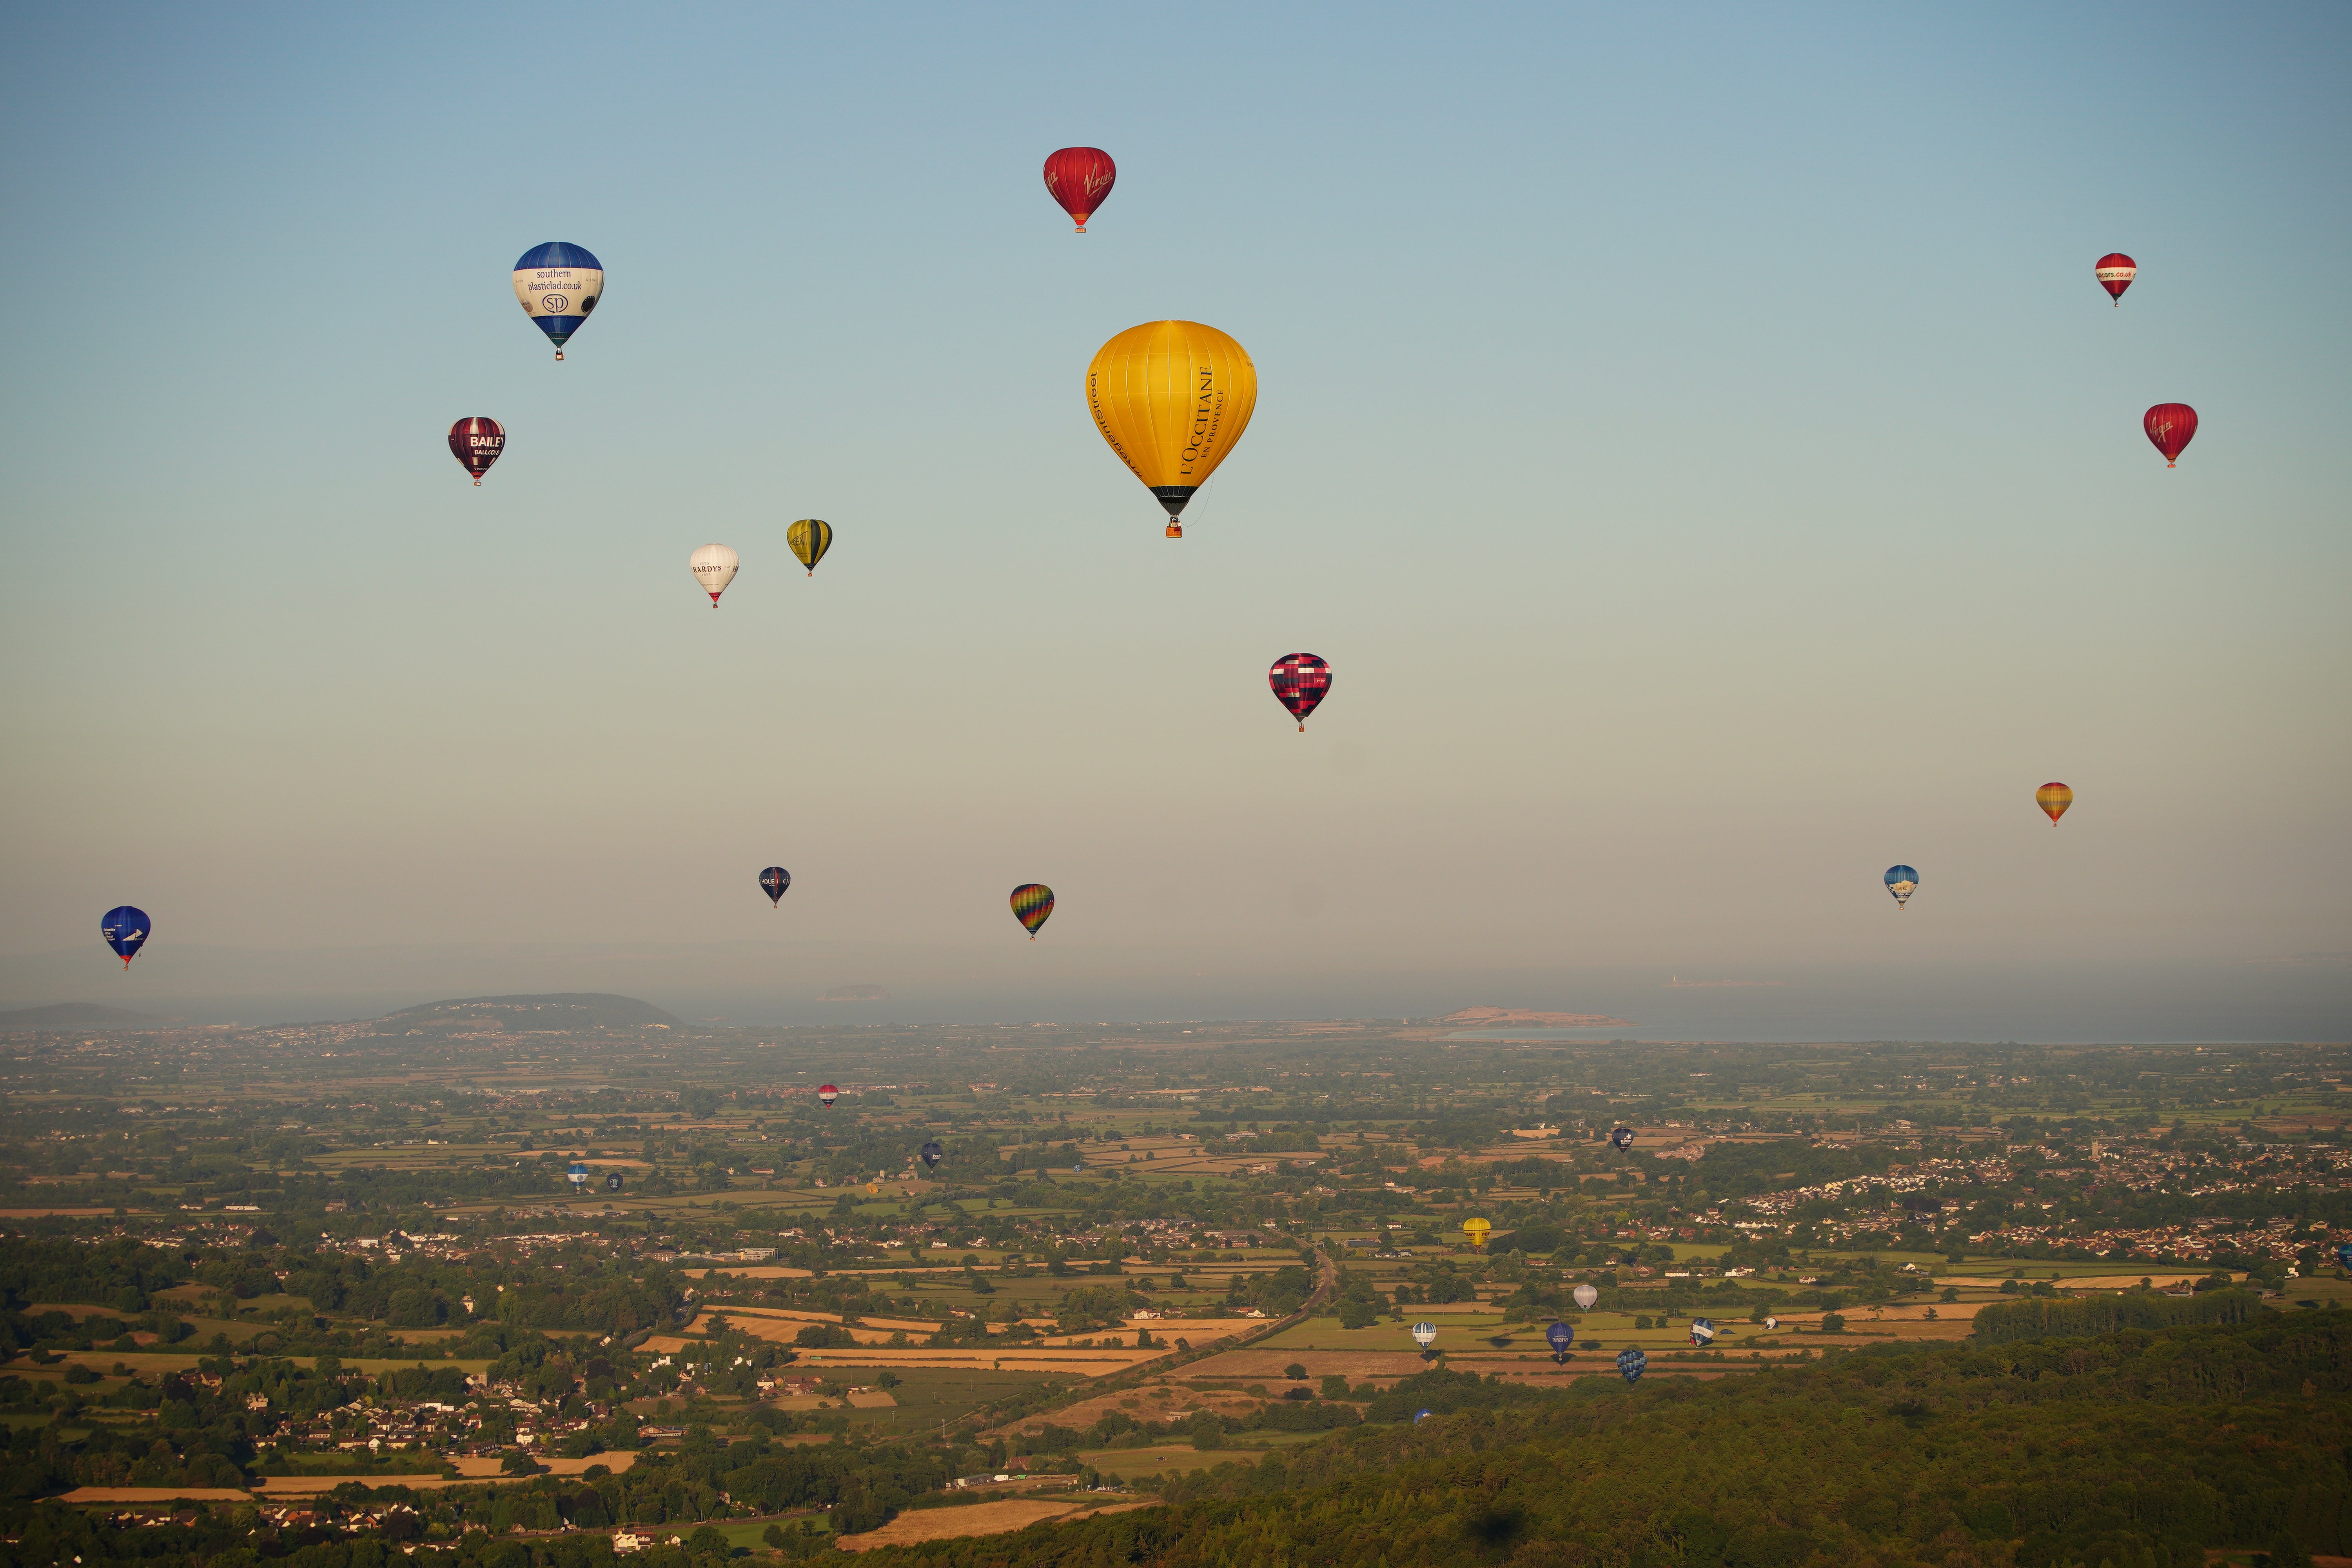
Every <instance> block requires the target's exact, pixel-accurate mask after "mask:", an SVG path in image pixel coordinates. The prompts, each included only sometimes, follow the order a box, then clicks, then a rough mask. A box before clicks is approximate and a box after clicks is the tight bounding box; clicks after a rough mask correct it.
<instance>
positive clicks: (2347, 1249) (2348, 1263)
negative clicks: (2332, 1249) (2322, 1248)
mask: <svg viewBox="0 0 2352 1568" xmlns="http://www.w3.org/2000/svg"><path fill="white" fill-rule="evenodd" d="M2336 1267H2337V1268H2352V1241H2347V1242H2343V1243H2340V1244H2338V1245H2337V1247H2336Z"/></svg>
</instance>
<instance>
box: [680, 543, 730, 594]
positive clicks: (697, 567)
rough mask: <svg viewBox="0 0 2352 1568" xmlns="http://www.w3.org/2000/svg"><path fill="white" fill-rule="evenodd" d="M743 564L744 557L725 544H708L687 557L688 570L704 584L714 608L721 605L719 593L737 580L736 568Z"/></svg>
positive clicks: (704, 590) (705, 591)
mask: <svg viewBox="0 0 2352 1568" xmlns="http://www.w3.org/2000/svg"><path fill="white" fill-rule="evenodd" d="M742 564H743V562H742V558H741V557H740V556H738V555H737V554H736V553H735V552H733V551H731V550H730V549H728V548H727V547H726V546H725V545H723V544H706V545H704V546H703V547H702V548H701V549H699V550H697V551H696V552H694V553H693V554H691V555H689V556H688V557H687V558H686V565H687V570H688V571H689V572H692V573H693V574H694V580H695V581H696V582H698V583H699V584H702V591H703V592H704V593H706V594H708V595H710V607H711V608H712V609H714V610H715V609H717V608H718V607H719V595H721V594H723V593H725V592H726V591H727V584H730V583H732V582H733V581H735V570H736V568H737V567H739V566H740V565H742Z"/></svg>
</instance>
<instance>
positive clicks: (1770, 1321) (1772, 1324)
mask: <svg viewBox="0 0 2352 1568" xmlns="http://www.w3.org/2000/svg"><path fill="white" fill-rule="evenodd" d="M1764 1326H1765V1327H1766V1328H1768V1329H1777V1328H1779V1327H1780V1319H1778V1318H1767V1319H1765V1320H1764Z"/></svg>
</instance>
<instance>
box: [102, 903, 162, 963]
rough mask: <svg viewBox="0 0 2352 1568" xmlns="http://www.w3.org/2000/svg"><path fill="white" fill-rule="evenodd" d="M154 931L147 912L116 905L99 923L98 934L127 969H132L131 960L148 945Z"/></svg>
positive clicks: (128, 906) (125, 905)
mask: <svg viewBox="0 0 2352 1568" xmlns="http://www.w3.org/2000/svg"><path fill="white" fill-rule="evenodd" d="M154 929H155V928H154V924H153V922H152V921H149V920H148V918H147V911H146V910H141V909H133V908H132V907H131V905H129V904H118V905H116V906H115V907H114V908H113V909H110V910H107V911H106V918H105V919H104V920H102V921H99V922H98V934H99V935H100V936H102V937H104V938H105V939H106V945H107V946H109V947H110V948H112V949H113V950H114V955H115V956H116V957H117V958H120V959H121V960H122V967H123V968H125V969H128V968H130V967H131V959H132V957H133V956H135V955H136V954H137V953H138V952H139V950H140V949H141V948H142V947H143V946H145V945H146V942H147V933H148V932H150V931H153V930H154Z"/></svg>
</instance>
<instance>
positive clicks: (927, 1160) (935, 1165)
mask: <svg viewBox="0 0 2352 1568" xmlns="http://www.w3.org/2000/svg"><path fill="white" fill-rule="evenodd" d="M947 1157H948V1152H947V1149H946V1148H945V1146H943V1145H942V1144H941V1143H940V1141H939V1140H938V1139H936V1138H934V1139H932V1140H930V1141H929V1142H927V1143H925V1144H924V1145H923V1169H925V1170H927V1171H936V1170H938V1169H939V1168H940V1161H942V1160H944V1159H946V1158H947Z"/></svg>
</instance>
